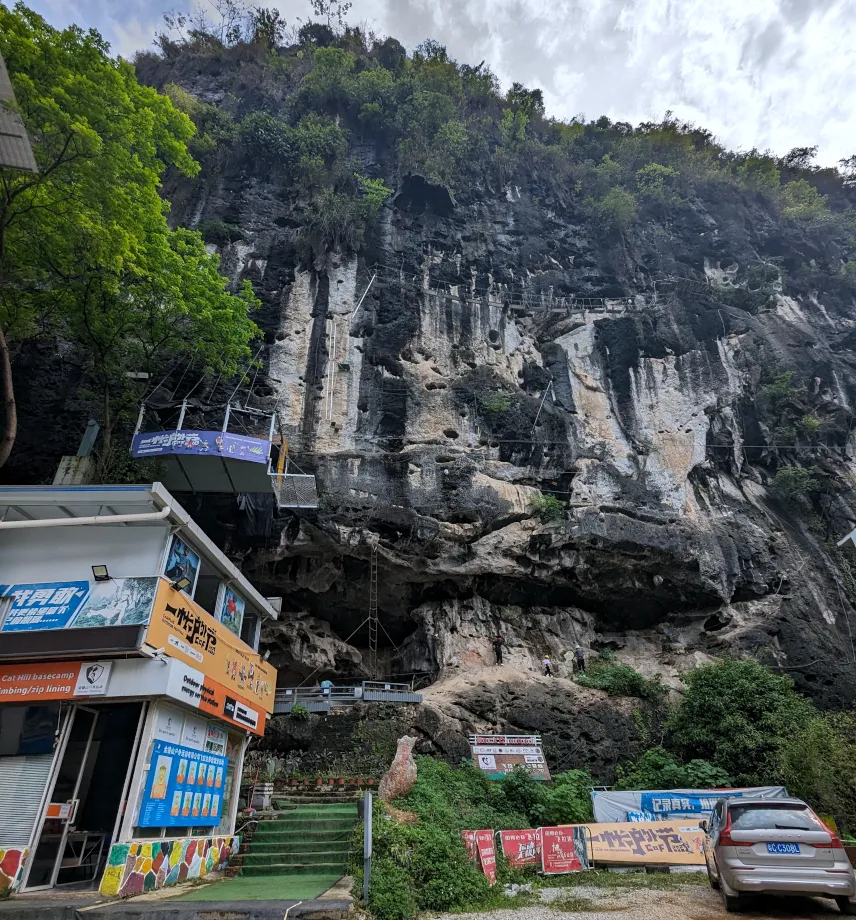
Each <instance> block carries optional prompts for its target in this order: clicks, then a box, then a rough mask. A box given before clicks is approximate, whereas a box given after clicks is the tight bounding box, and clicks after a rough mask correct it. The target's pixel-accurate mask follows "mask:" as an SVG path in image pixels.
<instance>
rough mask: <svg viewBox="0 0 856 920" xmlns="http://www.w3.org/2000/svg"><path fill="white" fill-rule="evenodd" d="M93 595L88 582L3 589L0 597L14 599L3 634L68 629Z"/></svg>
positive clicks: (0, 588)
mask: <svg viewBox="0 0 856 920" xmlns="http://www.w3.org/2000/svg"><path fill="white" fill-rule="evenodd" d="M88 595H89V582H88V581H55V582H40V583H39V584H34V585H33V584H22V585H0V597H14V598H15V600H14V601H13V602H12V607H11V609H10V610H9V611H8V612H7V613H6V616H5V617H4V619H3V623H2V625H0V632H24V631H25V630H35V629H65V627H66V626H68V625H69V624H70V623H71V622H72V621H73V620H74V618H75V617H76V616H77V613H78V611H79V610H80V608H81V607H82V606H83V603H84V601H85V600H86V598H87V597H88Z"/></svg>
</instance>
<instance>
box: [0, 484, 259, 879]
mask: <svg viewBox="0 0 856 920" xmlns="http://www.w3.org/2000/svg"><path fill="white" fill-rule="evenodd" d="M276 616H277V611H276V609H275V608H274V607H273V606H271V604H270V602H269V601H268V600H266V599H265V598H264V597H262V596H261V595H260V594H259V593H258V592H257V591H256V590H255V589H254V588H253V586H252V585H251V584H250V583H249V582H248V581H247V580H246V579H245V578H244V577H243V576H242V575H241V573H240V572H239V571H238V570H237V569H236V568H235V566H234V565H232V563H231V562H229V560H228V559H227V558H226V557H225V556H224V555H223V553H222V552H221V551H220V550H219V549H217V547H216V546H215V545H214V544H213V543H212V541H211V540H210V539H208V537H207V536H205V534H204V533H203V532H202V531H201V530H200V528H199V527H197V526H196V524H194V523H193V521H192V520H191V519H190V518H189V516H188V515H187V514H186V512H185V511H184V510H183V509H182V508H181V506H180V505H178V504H177V503H176V501H175V499H174V498H173V497H172V496H171V495H170V494H169V492H167V491H166V490H165V489H164V488H163V486H161V485H160V484H158V483H156V484H154V485H146V486H82V487H68V488H66V487H44V488H29V487H21V488H10V487H5V488H3V487H0V890H2V889H3V888H4V887H8V886H9V885H10V884H11V885H12V887H13V888H15V889H21V890H33V889H38V888H43V887H45V888H47V887H54V886H60V885H66V884H68V885H72V884H73V885H77V886H82V885H83V886H85V885H87V884H91V885H92V886H93V887H94V886H96V885H99V884H100V888H101V890H102V892H103V893H105V894H110V895H113V894H119V895H124V894H130V893H133V892H135V891H141V890H143V889H146V890H148V889H151V888H155V887H161V886H162V885H165V884H170V883H172V882H175V881H179V880H183V879H185V878H192V877H198V876H200V875H203V874H205V873H206V872H208V871H211V869H213V868H216V867H218V866H222V865H224V864H225V862H226V861H228V858H229V856H230V855H231V854H232V853H233V852H234V851H235V850H236V847H237V840H236V838H235V837H234V831H235V816H236V811H237V807H238V790H239V787H240V781H241V772H242V767H243V759H244V751H245V749H246V746H247V743H248V741H249V737H250V735H251V734H259V735H260V734H263V732H264V726H265V721H266V718H267V716H268V715H269V714H270V713H271V712H272V711H273V702H274V691H275V689H276V673H275V671H274V670H273V669H272V668H271V667H270V666H269V665H268V664H267V662H266V661H264V660H263V659H262V658H261V657H260V656H259V654H258V642H259V634H260V630H261V623H262V621H263V620H264V619H266V618H275V617H276Z"/></svg>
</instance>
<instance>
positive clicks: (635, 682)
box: [576, 655, 666, 703]
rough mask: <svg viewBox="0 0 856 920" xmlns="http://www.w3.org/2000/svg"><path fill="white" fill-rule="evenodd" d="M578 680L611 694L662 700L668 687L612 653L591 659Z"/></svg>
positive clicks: (656, 701)
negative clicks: (636, 669)
mask: <svg viewBox="0 0 856 920" xmlns="http://www.w3.org/2000/svg"><path fill="white" fill-rule="evenodd" d="M576 681H577V683H578V684H581V685H582V686H583V687H592V688H593V689H595V690H605V691H606V692H607V693H608V694H609V695H610V696H636V697H639V699H643V700H650V701H651V702H654V703H660V702H662V700H663V698H664V696H665V695H666V689H665V687H663V685H662V684H661V683H660V682H659V681H656V680H649V679H648V678H647V677H643V675H641V674H640V673H639V672H638V671H635V670H634V669H633V668H631V667H630V665H626V664H622V663H621V662H620V661H616V660H615V659H614V658H613V657H612V656H611V655H602V656H601V657H600V658H595V659H594V660H593V661H590V662H589V663H588V665H587V667H586V670H585V671H584V672H582V673H581V674H577V676H576Z"/></svg>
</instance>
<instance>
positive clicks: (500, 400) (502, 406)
mask: <svg viewBox="0 0 856 920" xmlns="http://www.w3.org/2000/svg"><path fill="white" fill-rule="evenodd" d="M479 402H480V403H481V407H482V409H484V411H485V412H490V413H492V414H496V415H498V414H499V413H501V412H507V411H508V410H509V409H510V408H511V406H512V400H511V397H510V396H506V395H505V393H491V394H489V395H488V396H482V397H481V398H480V399H479Z"/></svg>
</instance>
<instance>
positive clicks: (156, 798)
mask: <svg viewBox="0 0 856 920" xmlns="http://www.w3.org/2000/svg"><path fill="white" fill-rule="evenodd" d="M226 765H227V760H226V758H225V757H220V756H219V755H218V754H206V753H205V752H204V751H196V750H194V749H193V748H189V747H183V746H182V745H178V744H170V743H169V742H168V741H155V743H154V748H153V750H152V759H151V763H150V766H149V775H148V779H147V780H146V791H145V795H144V796H143V801H142V803H141V804H140V817H139V819H138V821H137V824H138V826H139V827H216V826H217V825H218V824H219V823H220V821H221V819H222V814H221V812H222V810H223V808H222V806H223V791H224V789H225V783H226Z"/></svg>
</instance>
